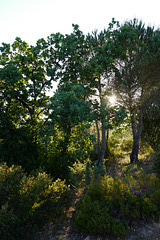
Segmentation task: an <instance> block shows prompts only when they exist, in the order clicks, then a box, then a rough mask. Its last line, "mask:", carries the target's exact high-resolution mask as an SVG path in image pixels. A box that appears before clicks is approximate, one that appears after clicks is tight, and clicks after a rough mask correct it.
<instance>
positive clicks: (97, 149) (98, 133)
mask: <svg viewBox="0 0 160 240" xmlns="http://www.w3.org/2000/svg"><path fill="white" fill-rule="evenodd" d="M96 129H97V143H96V152H97V155H99V145H100V132H99V127H98V121H97V120H96Z"/></svg>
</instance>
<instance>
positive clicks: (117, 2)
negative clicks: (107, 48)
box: [0, 0, 160, 45]
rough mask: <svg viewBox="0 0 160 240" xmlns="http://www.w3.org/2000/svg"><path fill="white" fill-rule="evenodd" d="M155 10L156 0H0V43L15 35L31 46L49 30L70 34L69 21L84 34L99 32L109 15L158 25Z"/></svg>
mask: <svg viewBox="0 0 160 240" xmlns="http://www.w3.org/2000/svg"><path fill="white" fill-rule="evenodd" d="M159 9H160V0H152V1H151V0H148V1H147V0H134V1H133V0H132V1H131V0H97V1H95V0H0V45H1V44H2V42H5V43H11V44H12V43H13V42H14V40H15V38H16V37H20V38H21V39H22V40H24V41H26V42H27V43H28V44H30V45H35V44H36V41H37V40H38V39H40V38H45V39H46V38H47V36H49V35H50V34H52V33H57V32H60V33H62V34H69V33H71V32H72V29H73V28H72V24H73V23H74V24H78V25H79V26H80V30H81V31H83V33H85V34H87V33H88V32H92V31H94V30H98V31H101V30H103V29H104V28H107V27H108V24H109V22H111V20H112V18H115V20H117V21H119V22H120V23H123V22H124V21H126V20H131V19H133V18H138V19H139V20H142V21H143V23H145V24H146V25H150V26H155V28H158V27H160V14H159Z"/></svg>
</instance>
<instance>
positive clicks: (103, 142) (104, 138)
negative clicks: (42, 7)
mask: <svg viewBox="0 0 160 240" xmlns="http://www.w3.org/2000/svg"><path fill="white" fill-rule="evenodd" d="M101 130H102V146H101V150H100V151H99V154H98V165H102V164H103V159H104V155H105V152H106V131H105V123H104V121H102V129H101Z"/></svg>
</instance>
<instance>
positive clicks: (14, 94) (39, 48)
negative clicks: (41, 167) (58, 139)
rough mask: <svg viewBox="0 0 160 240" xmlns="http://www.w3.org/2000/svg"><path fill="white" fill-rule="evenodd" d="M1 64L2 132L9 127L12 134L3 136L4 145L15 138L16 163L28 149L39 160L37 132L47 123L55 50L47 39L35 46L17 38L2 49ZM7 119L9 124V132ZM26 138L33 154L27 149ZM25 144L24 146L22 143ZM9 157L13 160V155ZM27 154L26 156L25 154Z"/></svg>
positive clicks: (0, 48)
mask: <svg viewBox="0 0 160 240" xmlns="http://www.w3.org/2000/svg"><path fill="white" fill-rule="evenodd" d="M0 65H1V68H0V89H1V94H0V98H1V112H2V113H3V114H2V115H1V129H3V130H4V128H6V131H7V133H8V134H9V135H8V134H6V135H3V136H1V138H2V139H3V141H2V142H1V143H2V144H3V143H4V142H5V140H6V142H7V139H8V136H12V140H13V139H15V140H16V144H17V152H15V153H14V155H16V159H14V161H15V162H17V161H18V163H20V164H21V161H22V159H23V157H22V156H21V154H20V156H19V150H20V149H22V148H23V149H25V148H26V152H27V151H28V152H32V154H33V155H32V156H34V158H35V161H36V159H37V158H38V154H39V153H38V151H39V150H38V149H39V147H38V132H39V129H40V126H41V127H42V126H43V124H44V122H45V119H44V118H43V113H44V111H45V109H46V104H47V103H48V102H49V96H47V90H49V89H51V88H52V81H54V80H55V72H56V69H57V67H55V66H57V63H56V60H55V59H54V60H53V49H51V48H49V46H48V44H47V42H46V41H45V40H44V39H40V40H38V41H37V44H36V46H35V47H34V46H29V45H28V44H27V43H26V42H25V41H22V40H21V39H20V38H16V40H15V42H14V43H13V44H12V45H10V44H5V43H3V44H2V46H1V47H0ZM2 118H3V119H2ZM7 119H8V122H9V123H10V124H9V125H8V129H7V124H6V120H7ZM9 126H12V128H11V127H9ZM13 129H14V131H13ZM11 130H12V133H11ZM23 132H25V133H26V136H24V134H23ZM1 133H2V132H1ZM17 134H18V135H17ZM13 136H15V138H13ZM22 136H23V137H22ZM9 139H10V138H9ZM9 139H8V141H9ZM27 139H28V140H29V142H30V145H32V147H33V149H34V151H30V150H29V149H27V142H28V140H27ZM23 142H24V144H21V143H23ZM2 144H1V146H2ZM16 144H14V145H15V146H16ZM8 146H12V144H8ZM3 150H4V149H3ZM15 150H16V149H14V151H15ZM10 155H12V156H11V157H12V158H14V157H13V156H14V155H13V154H10ZM24 155H25V156H26V154H25V151H24ZM18 156H19V157H18ZM19 158H21V159H19ZM6 160H7V159H6ZM22 165H23V164H22Z"/></svg>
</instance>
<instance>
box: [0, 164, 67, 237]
mask: <svg viewBox="0 0 160 240" xmlns="http://www.w3.org/2000/svg"><path fill="white" fill-rule="evenodd" d="M68 196H69V187H67V186H66V185H65V182H64V181H61V180H60V179H57V180H56V181H55V182H53V179H52V178H51V177H50V176H49V175H47V174H46V173H44V172H39V173H35V174H32V175H28V176H27V175H26V174H25V173H24V172H23V170H22V169H21V167H20V166H12V167H10V168H9V167H8V166H7V165H6V164H2V165H0V239H1V240H10V239H13V240H15V239H16V240H18V239H25V234H26V233H27V232H29V233H30V234H32V233H33V232H34V231H36V230H37V229H38V228H39V227H40V226H42V225H44V224H45V223H49V222H50V221H54V220H56V219H58V217H60V216H61V214H62V212H63V209H64V206H65V203H67V199H68Z"/></svg>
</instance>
